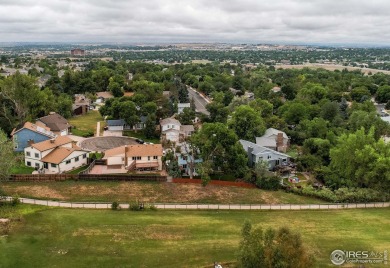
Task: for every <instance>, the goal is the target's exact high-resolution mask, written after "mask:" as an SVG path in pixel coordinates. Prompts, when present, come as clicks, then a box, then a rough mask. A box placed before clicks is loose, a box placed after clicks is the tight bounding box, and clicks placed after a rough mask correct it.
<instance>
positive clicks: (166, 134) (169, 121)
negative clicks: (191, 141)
mask: <svg viewBox="0 0 390 268" xmlns="http://www.w3.org/2000/svg"><path fill="white" fill-rule="evenodd" d="M160 128H161V140H162V141H171V142H176V143H178V142H182V141H184V140H185V139H186V138H188V137H190V136H191V135H192V133H194V131H195V129H194V126H193V125H182V124H181V123H180V122H179V120H176V119H175V118H166V119H163V120H161V121H160Z"/></svg>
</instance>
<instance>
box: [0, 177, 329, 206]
mask: <svg viewBox="0 0 390 268" xmlns="http://www.w3.org/2000/svg"><path fill="white" fill-rule="evenodd" d="M2 189H3V191H4V192H5V193H6V194H8V195H10V196H15V195H18V196H20V197H31V198H40V199H52V200H68V201H85V202H89V201H101V202H113V201H121V202H130V201H134V200H137V199H138V200H142V201H145V202H154V203H208V204H211V203H219V204H318V203H326V202H325V201H323V200H320V199H316V198H311V197H306V196H300V195H296V194H293V193H286V192H284V191H265V190H260V189H257V188H251V189H248V188H240V187H232V186H219V185H207V187H203V186H201V185H200V184H179V183H158V182H118V181H111V182H104V181H91V182H88V181H65V182H40V183H32V182H4V183H2Z"/></svg>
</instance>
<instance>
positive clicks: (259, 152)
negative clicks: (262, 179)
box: [240, 140, 290, 170]
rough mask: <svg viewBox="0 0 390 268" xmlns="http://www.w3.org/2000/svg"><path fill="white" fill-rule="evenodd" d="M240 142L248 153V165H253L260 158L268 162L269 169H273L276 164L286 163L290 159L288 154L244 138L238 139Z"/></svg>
mask: <svg viewBox="0 0 390 268" xmlns="http://www.w3.org/2000/svg"><path fill="white" fill-rule="evenodd" d="M240 143H241V145H242V147H243V148H244V150H245V151H246V152H247V154H248V164H249V166H250V167H253V166H254V165H255V164H256V163H257V162H259V161H260V160H264V161H267V162H268V167H269V170H273V169H274V168H275V167H276V166H278V165H287V164H288V162H289V161H290V156H288V155H286V154H283V153H281V152H278V151H275V150H272V149H270V148H267V147H263V146H260V145H257V144H255V143H253V142H250V141H246V140H240Z"/></svg>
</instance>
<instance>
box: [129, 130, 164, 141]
mask: <svg viewBox="0 0 390 268" xmlns="http://www.w3.org/2000/svg"><path fill="white" fill-rule="evenodd" d="M123 136H128V137H134V138H138V139H141V140H144V141H147V142H152V143H154V144H157V143H160V139H159V138H152V139H148V138H146V137H145V135H144V133H143V132H142V130H138V131H137V132H135V131H133V130H126V131H123Z"/></svg>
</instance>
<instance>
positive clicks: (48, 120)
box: [35, 112, 71, 136]
mask: <svg viewBox="0 0 390 268" xmlns="http://www.w3.org/2000/svg"><path fill="white" fill-rule="evenodd" d="M35 124H36V125H37V126H40V127H47V128H49V129H50V131H51V132H53V133H54V134H56V135H58V136H65V135H68V134H69V133H70V128H71V125H70V124H69V122H68V120H66V119H65V118H64V117H63V116H62V115H60V114H57V113H55V112H51V113H50V114H49V115H46V116H43V117H41V118H38V119H37V120H36V121H35Z"/></svg>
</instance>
